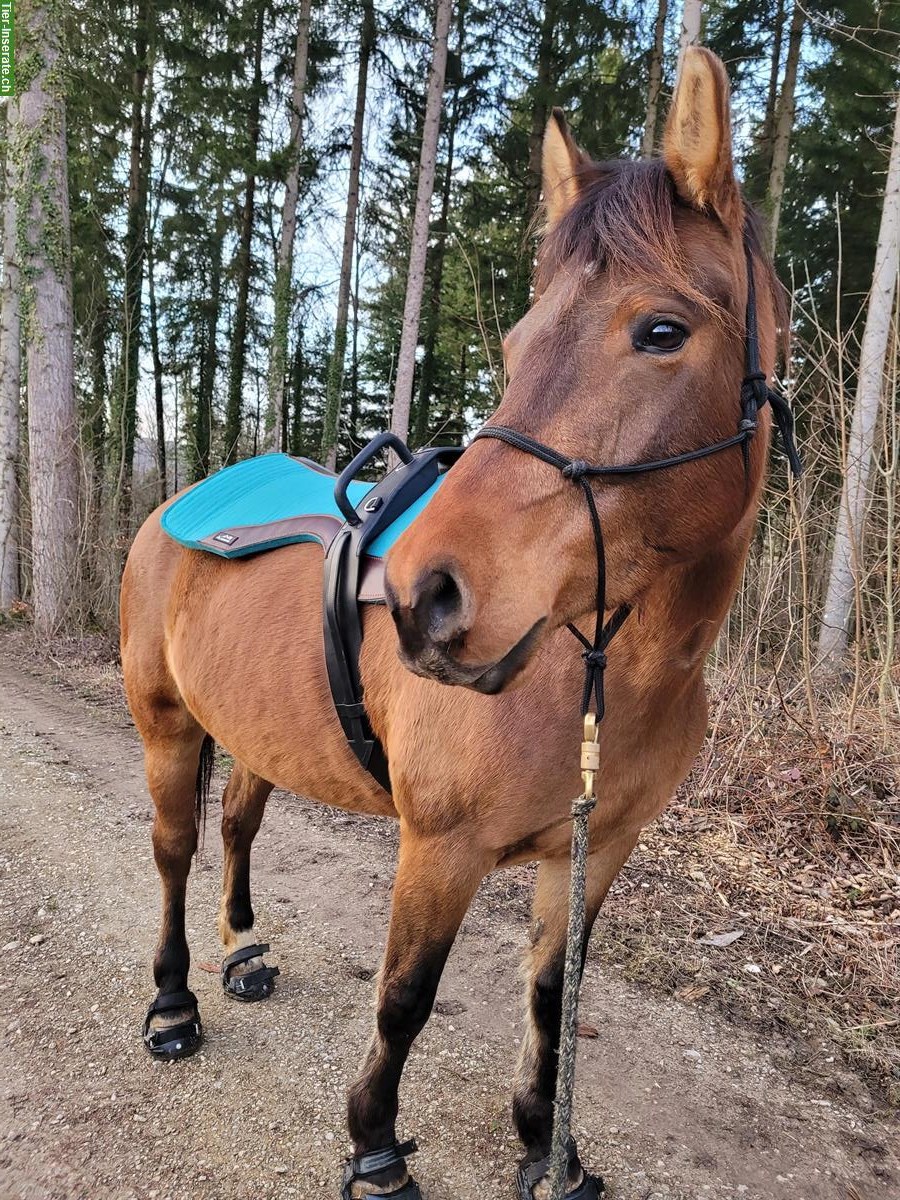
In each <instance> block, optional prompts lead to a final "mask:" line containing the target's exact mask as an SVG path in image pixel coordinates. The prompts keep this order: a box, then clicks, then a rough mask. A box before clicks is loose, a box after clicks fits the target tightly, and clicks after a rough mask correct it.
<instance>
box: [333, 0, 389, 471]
mask: <svg viewBox="0 0 900 1200" xmlns="http://www.w3.org/2000/svg"><path fill="white" fill-rule="evenodd" d="M374 48H375V8H374V4H373V2H372V0H363V19H362V29H361V31H360V38H359V72H358V74H357V80H356V110H355V112H354V114H353V134H352V137H351V141H350V180H349V183H348V185H347V210H346V215H345V217H344V245H343V249H342V251H341V275H340V282H339V284H338V302H337V317H336V319H335V323H334V346H333V347H332V351H331V357H330V359H329V361H328V376H327V379H326V383H325V415H324V417H323V420H322V445H321V447H320V454H321V456H322V458H323V459H324V460H325V464H326V466H328V467H331V468H332V469H333V468H334V464H335V462H336V461H337V440H338V426H339V424H340V409H341V392H342V390H343V384H344V359H345V356H346V353H347V315H348V312H349V309H350V277H351V273H352V270H353V247H354V242H355V239H356V215H357V212H358V210H359V173H360V167H361V164H362V142H363V120H364V118H365V110H366V89H367V87H368V77H369V60H370V58H371V56H372V51H373V49H374Z"/></svg>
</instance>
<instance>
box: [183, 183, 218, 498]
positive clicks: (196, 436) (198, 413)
mask: <svg viewBox="0 0 900 1200" xmlns="http://www.w3.org/2000/svg"><path fill="white" fill-rule="evenodd" d="M224 242H225V214H224V211H223V204H222V192H221V189H220V190H219V192H218V194H217V196H216V215H215V221H214V223H213V241H212V246H211V252H210V278H209V301H208V304H207V306H206V322H205V329H204V334H203V353H202V356H201V359H200V379H199V384H198V388H197V403H196V404H195V405H194V412H193V418H194V420H193V429H191V430H190V433H189V436H190V438H191V445H192V448H193V462H192V467H191V480H192V482H194V483H196V482H197V480H198V479H205V477H206V476H207V475H208V474H209V461H210V441H211V435H212V402H213V394H214V391H215V385H216V363H217V362H218V348H217V343H216V337H217V334H218V331H219V311H220V309H221V307H222V249H223V245H224Z"/></svg>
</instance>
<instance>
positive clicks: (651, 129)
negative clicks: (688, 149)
mask: <svg viewBox="0 0 900 1200" xmlns="http://www.w3.org/2000/svg"><path fill="white" fill-rule="evenodd" d="M668 12H669V0H659V8H658V9H657V10H656V25H655V26H654V29H653V50H652V52H651V54H650V81H649V84H648V86H647V116H646V117H645V119H644V136H643V139H642V140H641V156H642V157H643V158H651V157H652V155H653V151H654V149H655V147H656V130H657V126H658V125H659V97H660V93H661V92H662V79H663V55H664V54H665V48H666V46H665V41H666V16H667V15H668Z"/></svg>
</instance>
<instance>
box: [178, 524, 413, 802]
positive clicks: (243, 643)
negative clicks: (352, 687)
mask: <svg viewBox="0 0 900 1200" xmlns="http://www.w3.org/2000/svg"><path fill="white" fill-rule="evenodd" d="M321 589H322V550H321V548H320V547H319V546H317V545H314V544H301V545H294V546H286V547H283V548H282V549H280V550H273V551H271V552H269V553H267V554H263V555H260V556H258V557H254V558H251V559H244V560H236V561H228V560H224V559H217V558H213V557H212V556H210V555H204V554H199V553H192V552H188V553H186V554H185V555H184V561H183V563H182V565H181V568H180V570H179V573H178V575H177V577H176V579H175V582H174V585H173V588H172V595H171V600H170V605H169V612H168V639H167V643H168V645H167V650H168V653H167V657H168V662H169V669H170V670H171V672H172V675H173V676H174V678H175V681H176V683H177V685H178V689H179V691H180V693H181V695H182V697H183V698H184V701H185V703H186V704H187V706H188V708H189V709H190V710H191V712H192V713H193V715H194V716H195V717H196V719H197V720H198V721H199V722H200V724H201V725H202V726H203V728H204V729H206V730H207V731H208V732H209V733H210V734H211V735H212V736H213V737H214V738H215V739H216V741H217V742H218V743H219V744H220V745H221V746H223V747H224V748H225V749H226V750H227V751H228V752H229V753H230V754H232V755H234V757H235V758H237V759H239V760H240V761H241V762H242V763H243V764H244V765H245V766H247V767H249V768H250V770H252V771H253V772H255V773H256V774H258V775H260V776H261V777H262V778H264V779H267V780H268V781H269V782H271V783H274V784H275V785H276V786H277V787H281V788H285V789H286V790H288V791H291V792H295V793H297V794H298V795H302V796H308V797H310V798H312V799H316V800H321V801H323V802H325V803H327V804H333V805H335V806H337V807H340V808H345V809H349V810H351V811H353V812H365V813H373V814H382V815H396V813H395V809H394V806H393V804H392V802H391V798H390V796H388V795H387V793H386V792H384V791H383V790H382V789H381V788H380V787H379V786H378V785H377V784H376V783H375V781H374V780H373V779H372V777H371V776H370V775H369V774H368V772H367V771H365V770H364V769H363V768H362V767H361V766H360V764H359V762H358V761H357V759H356V757H355V755H354V754H353V752H352V751H351V749H350V747H349V746H348V744H347V741H346V738H345V736H344V732H343V730H342V728H341V725H340V722H339V721H338V717H337V714H336V712H335V710H334V704H333V701H332V698H331V691H330V688H329V684H328V678H327V673H326V670H325V657H324V650H323V639H322V600H321ZM385 618H386V614H385Z"/></svg>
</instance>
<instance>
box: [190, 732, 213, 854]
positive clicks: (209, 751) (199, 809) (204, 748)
mask: <svg viewBox="0 0 900 1200" xmlns="http://www.w3.org/2000/svg"><path fill="white" fill-rule="evenodd" d="M215 760H216V743H215V741H214V740H213V738H212V737H211V736H210V734H208V733H207V734H206V735H205V736H204V738H203V744H202V745H201V747H200V761H199V762H198V763H197V786H196V788H195V789H194V796H195V809H194V820H195V821H196V823H197V850H198V852H199V851H200V850H201V849H202V848H203V840H204V838H205V836H206V806H207V804H208V803H209V787H210V784H211V783H212V773H213V765H214V764H215Z"/></svg>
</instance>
